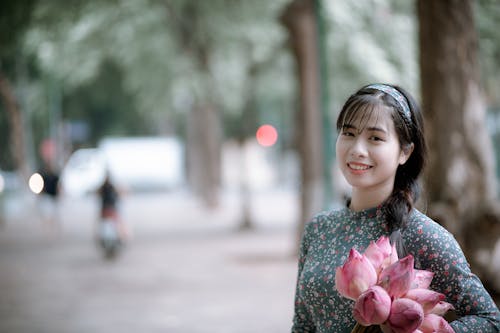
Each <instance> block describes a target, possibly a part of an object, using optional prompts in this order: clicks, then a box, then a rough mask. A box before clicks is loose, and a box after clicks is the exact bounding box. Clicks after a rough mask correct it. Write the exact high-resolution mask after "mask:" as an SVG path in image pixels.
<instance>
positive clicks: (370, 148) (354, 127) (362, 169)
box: [336, 108, 409, 200]
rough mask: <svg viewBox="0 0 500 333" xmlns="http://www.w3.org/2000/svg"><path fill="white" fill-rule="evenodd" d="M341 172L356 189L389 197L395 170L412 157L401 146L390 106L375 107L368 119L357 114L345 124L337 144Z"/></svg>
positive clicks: (354, 189)
mask: <svg viewBox="0 0 500 333" xmlns="http://www.w3.org/2000/svg"><path fill="white" fill-rule="evenodd" d="M336 153H337V161H338V163H339V166H340V169H341V171H342V174H343V175H344V177H345V178H346V180H347V182H348V183H349V184H350V185H351V186H352V187H353V194H354V192H355V191H361V192H366V193H372V194H373V195H377V196H378V195H380V196H383V197H384V198H381V200H383V199H385V198H386V197H388V196H389V195H390V194H391V192H392V189H393V187H394V179H395V176H396V170H397V168H398V166H399V165H400V164H404V163H405V162H406V160H407V159H408V157H409V154H406V153H405V152H404V151H403V150H402V149H401V147H400V143H399V139H398V136H397V133H396V130H395V128H394V121H393V120H392V117H391V115H390V111H389V109H387V108H379V109H378V110H375V111H374V112H373V113H372V114H371V116H370V118H369V119H368V120H363V121H362V122H361V120H360V117H357V118H356V117H355V118H354V120H353V121H352V123H346V124H344V126H343V128H342V129H341V132H340V134H339V137H338V139H337V144H336Z"/></svg>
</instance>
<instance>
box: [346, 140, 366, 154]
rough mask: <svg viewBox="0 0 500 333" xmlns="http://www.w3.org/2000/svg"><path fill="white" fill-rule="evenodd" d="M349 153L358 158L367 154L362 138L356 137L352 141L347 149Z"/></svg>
mask: <svg viewBox="0 0 500 333" xmlns="http://www.w3.org/2000/svg"><path fill="white" fill-rule="evenodd" d="M349 155H351V156H352V157H358V158H359V157H365V156H367V150H366V145H365V142H364V141H363V140H362V138H360V137H358V138H356V139H355V140H354V141H353V142H352V145H351V147H350V149H349Z"/></svg>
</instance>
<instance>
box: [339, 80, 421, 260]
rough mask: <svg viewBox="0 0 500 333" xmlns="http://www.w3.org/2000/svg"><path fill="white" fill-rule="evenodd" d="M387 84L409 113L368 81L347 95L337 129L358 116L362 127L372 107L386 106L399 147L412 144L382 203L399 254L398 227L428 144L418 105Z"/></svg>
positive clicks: (416, 191)
mask: <svg viewBox="0 0 500 333" xmlns="http://www.w3.org/2000/svg"><path fill="white" fill-rule="evenodd" d="M386 85H387V84H386ZM387 86H390V87H392V88H394V89H396V90H397V91H399V93H400V94H401V95H403V96H404V98H405V99H406V102H407V103H408V106H409V109H410V117H408V116H406V115H405V113H404V110H403V107H402V105H401V103H400V102H398V101H397V100H396V99H394V98H393V97H392V96H391V95H390V94H388V93H385V92H383V91H380V90H378V89H374V88H370V87H369V85H368V86H365V87H362V88H361V89H360V90H358V91H357V92H356V93H355V94H353V95H351V96H350V97H349V98H348V100H347V101H346V103H345V104H344V106H343V108H342V110H341V111H340V114H339V116H338V118H337V130H338V131H341V130H342V127H343V126H344V125H345V124H348V123H351V122H352V121H353V120H354V119H360V120H361V127H363V126H364V124H365V122H366V121H368V119H370V117H371V115H372V114H373V112H374V110H376V109H378V108H380V107H387V108H389V109H390V110H392V112H391V116H392V119H393V121H394V127H395V130H396V133H397V136H398V139H399V143H400V147H401V149H409V148H410V147H411V144H413V151H412V153H411V154H410V157H409V158H408V160H407V161H406V163H404V164H403V165H399V167H398V169H397V170H396V177H395V180H394V189H393V191H392V193H391V195H390V196H389V197H388V198H387V199H386V200H385V201H384V202H383V203H382V210H383V212H384V216H385V218H386V222H387V226H388V228H389V232H390V239H391V242H392V243H393V244H395V245H396V248H397V250H398V255H399V257H400V258H401V257H403V256H405V255H406V248H405V245H404V241H403V239H402V235H401V230H404V229H405V228H406V226H407V223H408V216H409V213H410V211H411V210H412V208H413V207H414V205H415V202H416V201H417V199H418V197H419V195H420V186H419V183H418V178H419V176H420V174H421V172H422V170H423V168H424V165H425V160H426V154H427V148H426V144H425V139H424V127H423V117H422V113H421V110H420V107H419V106H418V104H417V103H416V101H415V100H414V99H413V97H412V96H411V95H410V94H409V93H408V92H407V91H406V90H404V89H402V88H401V87H399V86H395V85H387ZM361 129H362V128H361ZM361 129H360V130H361Z"/></svg>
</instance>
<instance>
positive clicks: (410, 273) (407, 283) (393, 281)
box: [378, 254, 415, 298]
mask: <svg viewBox="0 0 500 333" xmlns="http://www.w3.org/2000/svg"><path fill="white" fill-rule="evenodd" d="M414 277H415V272H414V268H413V256H412V255H411V254H410V255H408V256H406V257H404V258H403V259H400V260H399V261H397V262H395V263H394V264H392V265H390V266H389V267H387V268H386V269H384V270H382V272H381V273H380V276H379V281H378V284H379V285H380V286H381V287H383V288H384V289H385V290H387V292H388V293H389V295H390V296H391V297H393V298H398V297H401V296H403V295H404V294H406V293H407V292H408V290H410V287H411V285H412V282H413V279H414Z"/></svg>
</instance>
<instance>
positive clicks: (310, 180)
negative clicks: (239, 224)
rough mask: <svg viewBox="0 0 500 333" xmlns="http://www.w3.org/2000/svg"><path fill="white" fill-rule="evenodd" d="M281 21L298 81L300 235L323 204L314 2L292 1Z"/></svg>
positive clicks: (319, 97) (318, 79) (319, 91)
mask: <svg viewBox="0 0 500 333" xmlns="http://www.w3.org/2000/svg"><path fill="white" fill-rule="evenodd" d="M281 20H282V23H283V24H284V26H285V27H286V28H287V29H288V32H289V36H290V43H291V47H292V51H293V55H294V57H295V61H296V64H297V72H298V81H299V98H300V109H299V115H298V124H297V135H296V137H297V138H298V140H297V141H298V142H297V145H298V149H299V155H300V161H301V184H302V188H301V213H300V221H299V235H301V234H302V230H303V227H304V223H305V222H306V221H307V220H309V219H310V218H311V217H312V216H313V214H314V213H317V212H318V211H319V210H320V209H321V208H322V205H323V154H322V152H323V142H322V140H321V138H322V117H321V108H320V101H321V95H320V94H321V89H320V77H319V63H318V38H317V37H318V36H317V29H316V27H317V25H316V17H315V14H314V1H312V0H295V1H293V2H292V3H290V4H289V5H288V6H287V7H286V9H285V11H284V13H283V15H282V17H281Z"/></svg>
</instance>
